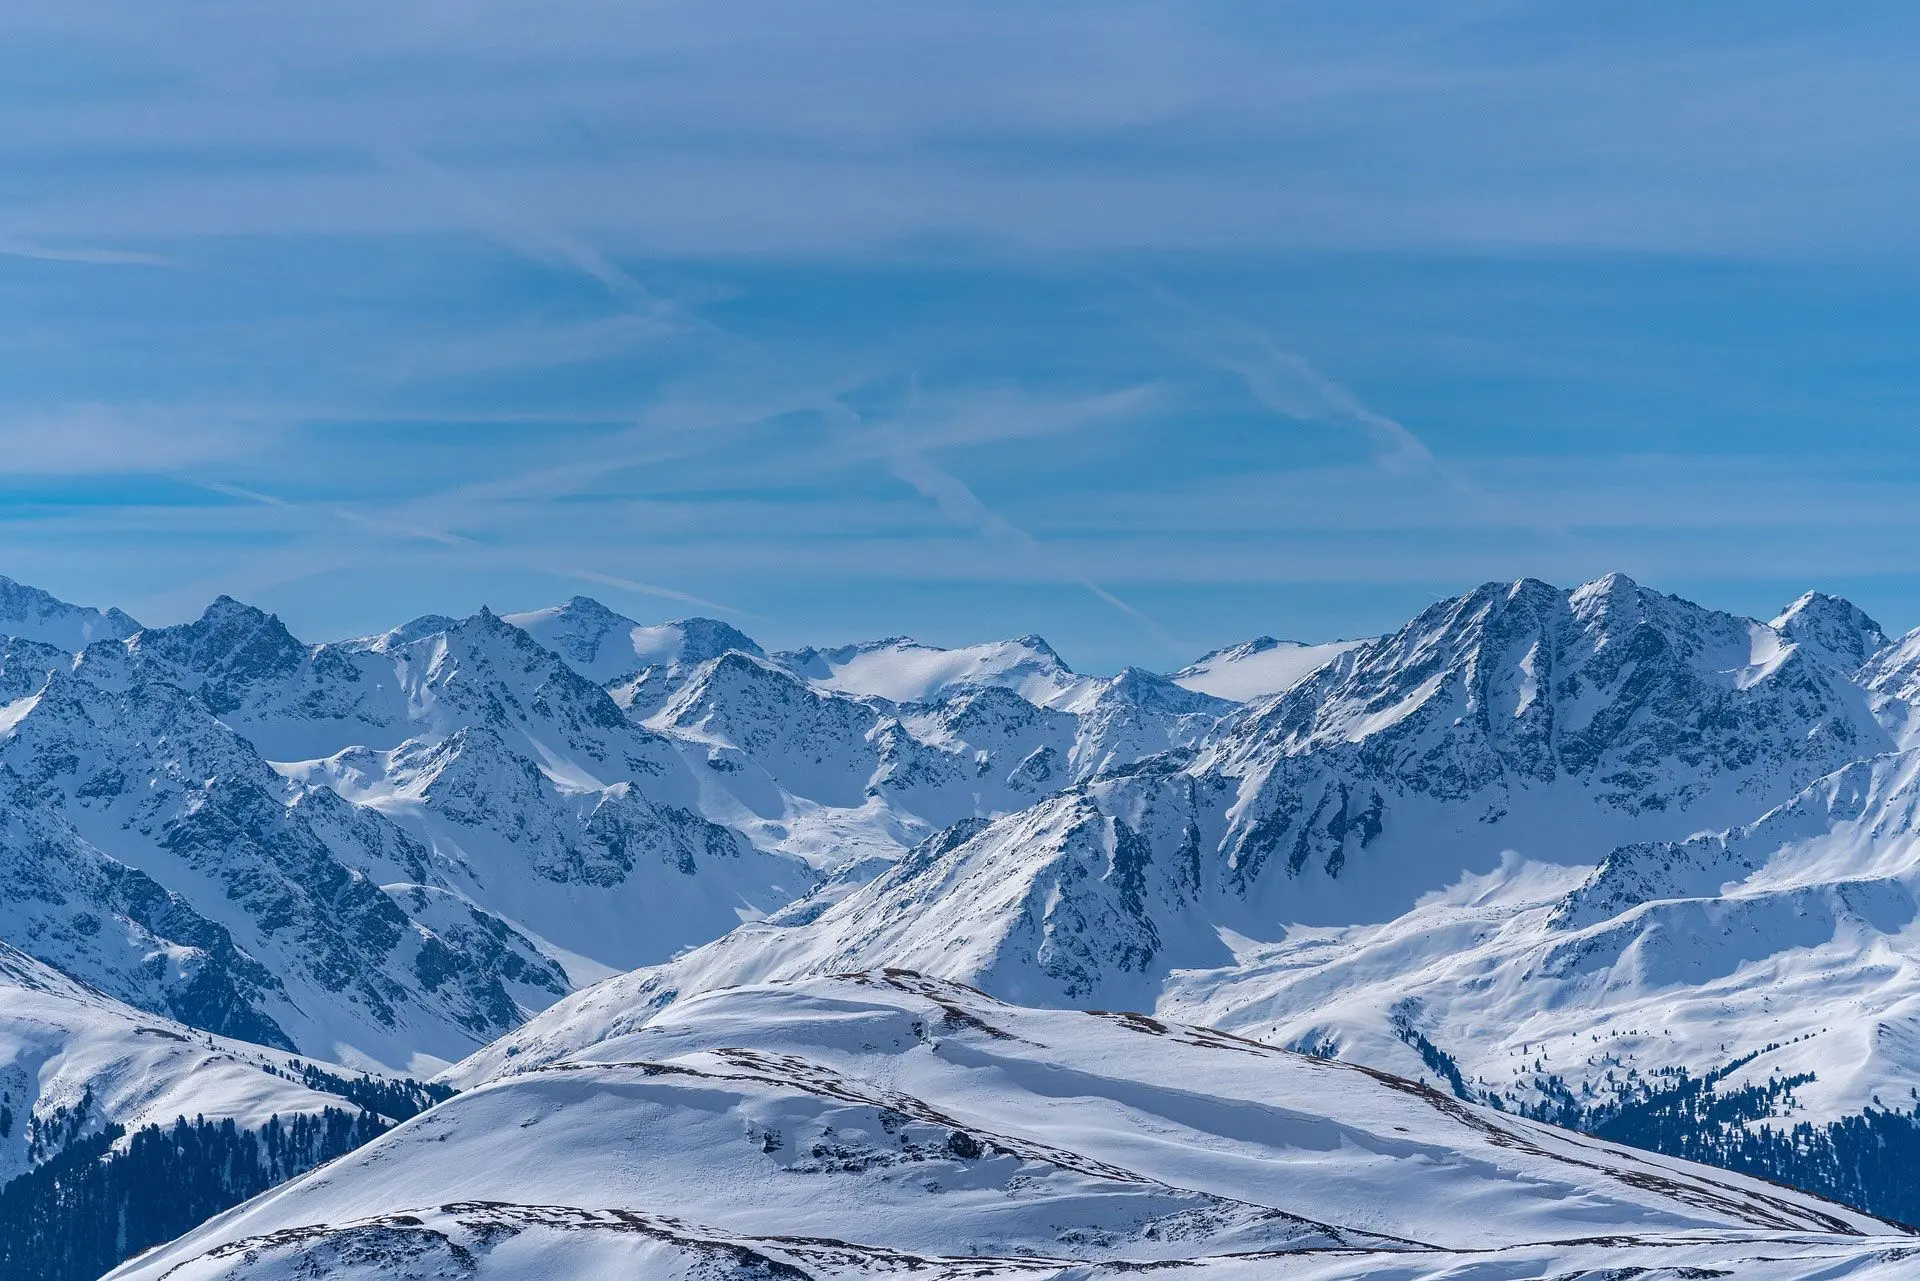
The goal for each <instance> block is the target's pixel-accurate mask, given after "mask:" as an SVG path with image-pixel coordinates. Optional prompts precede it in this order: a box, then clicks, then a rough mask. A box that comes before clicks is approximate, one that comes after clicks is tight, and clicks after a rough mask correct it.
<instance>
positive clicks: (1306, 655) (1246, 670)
mask: <svg viewBox="0 0 1920 1281" xmlns="http://www.w3.org/2000/svg"><path fill="white" fill-rule="evenodd" d="M1363 643H1364V642H1362V641H1331V642H1329V643H1327V644H1324V645H1303V644H1301V643H1300V642H1299V641H1283V640H1275V639H1274V638H1273V637H1271V636H1262V637H1260V638H1258V639H1257V640H1250V641H1246V642H1245V643H1243V644H1239V645H1232V646H1229V647H1227V648H1226V649H1216V650H1214V651H1213V652H1212V653H1211V654H1207V655H1205V656H1203V657H1201V658H1199V659H1196V660H1195V661H1194V662H1192V663H1190V664H1188V665H1187V666H1185V667H1183V668H1181V669H1180V670H1179V671H1177V672H1175V673H1174V674H1173V675H1172V676H1170V677H1168V678H1167V679H1169V680H1171V681H1172V682H1173V683H1174V684H1176V685H1179V686H1181V687H1182V688H1185V689H1190V690H1195V691H1197V692H1199V693H1202V694H1211V695H1213V696H1214V697H1215V698H1225V699H1231V700H1233V701H1234V702H1237V703H1250V702H1252V701H1253V700H1254V699H1257V698H1266V697H1268V696H1270V695H1273V694H1284V693H1286V692H1287V691H1288V690H1290V689H1292V688H1293V687H1294V686H1295V685H1298V684H1299V683H1300V682H1301V681H1302V680H1304V679H1306V677H1307V676H1308V675H1309V674H1311V673H1312V672H1313V671H1314V669H1315V668H1318V667H1320V666H1322V665H1324V664H1326V663H1328V662H1331V661H1332V660H1333V659H1335V658H1338V657H1339V656H1340V655H1342V654H1344V653H1346V652H1347V651H1348V650H1350V649H1352V648H1354V647H1355V646H1357V645H1360V644H1363Z"/></svg>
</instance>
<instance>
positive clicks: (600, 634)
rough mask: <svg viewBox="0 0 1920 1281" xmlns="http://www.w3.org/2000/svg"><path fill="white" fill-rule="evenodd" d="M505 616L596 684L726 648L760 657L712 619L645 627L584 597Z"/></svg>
mask: <svg viewBox="0 0 1920 1281" xmlns="http://www.w3.org/2000/svg"><path fill="white" fill-rule="evenodd" d="M506 621H507V622H509V623H512V624H513V625H514V626H515V627H518V628H520V629H521V630H522V631H524V632H526V633H527V635H529V636H531V637H533V638H534V639H535V640H536V641H539V642H540V644H542V645H544V646H545V647H546V648H548V649H550V650H552V651H553V652H554V653H556V654H558V655H559V656H560V657H561V658H563V659H565V660H566V662H567V665H568V666H570V667H572V668H573V670H575V671H576V672H579V673H580V674H581V675H582V676H584V677H586V678H587V679H588V680H590V681H592V682H593V683H594V684H596V685H611V684H613V683H614V682H616V681H620V680H629V679H631V678H633V677H635V676H637V675H639V674H640V673H642V672H646V671H648V670H649V669H654V668H676V667H692V666H695V665H697V664H700V663H704V662H706V661H707V660H708V659H713V658H718V657H720V655H722V654H725V653H727V652H729V651H731V650H738V651H739V652H740V653H742V654H751V655H752V656H753V657H755V658H765V657H766V654H765V653H764V652H762V650H761V648H760V646H759V645H758V644H757V643H755V641H754V640H753V638H752V637H750V636H748V635H746V634H745V633H743V632H741V631H739V630H738V629H736V628H734V627H731V626H729V625H728V624H726V623H722V622H719V621H718V620H716V619H712V618H681V619H675V620H674V621H673V622H670V623H662V624H660V625H658V626H655V627H648V626H645V625H643V624H640V623H636V622H634V621H633V620H632V619H631V618H627V617H625V616H624V615H621V614H616V613H615V612H614V611H612V610H610V609H608V608H607V607H606V606H605V605H602V604H601V603H600V602H599V601H597V600H594V599H592V598H591V597H588V596H575V597H573V598H571V599H570V600H568V601H566V602H565V603H564V604H560V605H555V606H552V607H550V608H547V609H538V610H532V611H529V612H527V613H524V614H508V615H506Z"/></svg>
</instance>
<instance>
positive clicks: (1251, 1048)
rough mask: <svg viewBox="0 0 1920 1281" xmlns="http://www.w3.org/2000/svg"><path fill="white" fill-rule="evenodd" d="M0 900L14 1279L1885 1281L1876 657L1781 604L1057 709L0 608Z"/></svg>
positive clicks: (584, 634)
mask: <svg viewBox="0 0 1920 1281" xmlns="http://www.w3.org/2000/svg"><path fill="white" fill-rule="evenodd" d="M0 868H3V869H4V875H0V1275H4V1276H6V1277H7V1278H9V1279H11V1278H16V1277H18V1278H22V1279H32V1281H40V1279H42V1278H45V1279H48V1281H52V1279H56V1278H57V1279H60V1281H67V1279H72V1281H91V1279H92V1278H95V1277H98V1276H100V1275H101V1274H102V1273H103V1272H106V1271H108V1270H109V1269H111V1268H113V1267H114V1266H115V1265H119V1266H120V1268H121V1270H120V1271H119V1272H116V1273H115V1275H116V1276H126V1277H130V1278H132V1277H138V1278H142V1279H143V1281H148V1279H150V1281H160V1279H161V1278H169V1279H170V1281H203V1279H205V1281H211V1279H212V1278H234V1279H238V1278H249V1279H258V1281H269V1279H272V1281H280V1279H282V1278H287V1279H291V1278H296V1277H316V1276H326V1277H350V1278H368V1279H369V1281H372V1279H374V1278H379V1279H381V1281H400V1279H401V1278H426V1277H502V1278H505V1277H525V1276H541V1277H556V1278H569V1277H580V1278H589V1277H591V1278H600V1277H615V1276H619V1277H686V1278H712V1277H742V1278H745V1277H754V1278H775V1277H791V1278H801V1277H869V1276H881V1275H894V1274H906V1273H911V1274H914V1275H918V1276H925V1277H929V1278H944V1277H1009V1278H1015V1277H1021V1278H1024V1277H1033V1278H1062V1279H1064V1278H1068V1277H1074V1278H1081V1277H1094V1276H1106V1275H1119V1274H1121V1273H1125V1272H1133V1271H1138V1270H1141V1269H1146V1268H1152V1269H1156V1270H1165V1271H1171V1272H1174V1273H1176V1274H1178V1273H1193V1274H1195V1275H1196V1276H1199V1275H1206V1276H1214V1275H1217V1276H1220V1277H1223V1278H1224V1277H1242V1276H1245V1277H1256V1276H1257V1277H1290V1278H1348V1277H1351V1278H1358V1277H1375V1276H1393V1277H1401V1278H1428V1277H1431V1278H1440V1277H1446V1278H1486V1279H1488V1281H1491V1279H1492V1278H1514V1277H1536V1276H1540V1277H1544V1276H1554V1277H1582V1276H1590V1277H1602V1276H1607V1277H1626V1276H1636V1277H1682V1276H1689V1277H1706V1276H1740V1277H1764V1278H1782V1279H1785V1278H1813V1277H1822V1278H1836V1277H1847V1278H1869V1277H1875V1278H1877V1277H1887V1278H1892V1277H1905V1276H1912V1275H1914V1274H1915V1272H1916V1271H1920V1238H1916V1237H1915V1236H1914V1235H1913V1234H1912V1232H1911V1231H1910V1230H1909V1229H1908V1228H1906V1227H1905V1226H1902V1225H1903V1224H1908V1223H1920V1176H1916V1175H1915V1174H1914V1171H1915V1170H1917V1169H1920V906H1916V904H1917V902H1920V900H1917V898H1916V896H1917V895H1920V633H1916V634H1913V635H1909V636H1907V637H1904V638H1895V639H1890V638H1888V637H1887V636H1885V635H1883V634H1882V632H1881V629H1880V628H1879V626H1878V625H1877V624H1876V623H1875V622H1874V621H1873V620H1871V619H1870V618H1868V617H1866V616H1865V615H1864V614H1863V613H1862V612H1861V611H1860V610H1859V609H1857V608H1855V607H1854V606H1852V605H1851V604H1849V603H1848V602H1846V601H1844V600H1840V599H1838V598H1835V597H1831V596H1825V595H1820V594H1818V593H1809V594H1807V595H1805V596H1803V597H1801V598H1800V599H1799V600H1797V601H1794V602H1793V603H1792V604H1791V605H1789V606H1788V607H1787V608H1786V609H1785V610H1784V611H1783V612H1782V613H1780V614H1779V616H1778V617H1775V618H1773V619H1772V620H1771V621H1766V622H1762V621H1759V620H1755V619H1747V618H1739V617H1735V616H1732V615H1729V614H1724V613H1719V612H1716V611H1713V610H1710V609H1705V608H1702V607H1700V606H1697V605H1694V604H1691V603H1689V602H1687V601H1684V600H1680V599H1677V598H1675V597H1672V596H1666V595H1662V594H1660V593H1657V592H1655V591H1651V590H1649V589H1647V588H1644V587H1641V586H1639V585H1638V584H1636V583H1634V582H1632V581H1630V580H1628V579H1626V578H1625V577H1622V576H1620V575H1611V576H1609V577H1606V578H1603V579H1600V580H1598V581H1595V582H1591V583H1587V584H1584V585H1582V586H1579V587H1576V588H1573V589H1571V590H1564V589H1561V588H1557V587H1553V586H1550V585H1548V584H1545V583H1541V582H1537V581H1533V580H1524V581H1520V582H1515V583H1510V584H1509V583H1495V584H1488V585H1486V586H1483V587H1480V588H1478V589H1476V590H1474V591H1472V592H1469V593H1468V594H1466V595H1464V596H1461V597H1458V598H1456V599H1451V600H1444V601H1440V602H1438V603H1436V604H1434V605H1433V606H1431V607H1430V608H1428V609H1427V610H1425V611H1424V612H1422V613H1421V614H1420V615H1419V616H1418V617H1417V618H1415V619H1413V620H1412V621H1410V622H1409V623H1407V624H1406V625H1405V626H1404V627H1402V628H1401V629H1399V630H1398V631H1396V632H1394V633H1392V634H1390V635H1386V636H1382V637H1377V638H1371V639H1365V640H1359V641H1347V642H1336V643H1330V644H1315V645H1304V644H1296V643H1292V642H1287V641H1279V640H1275V639H1273V638H1270V637H1262V638H1259V639H1257V640H1252V641H1248V642H1246V643H1244V644H1240V645H1236V646H1232V647H1230V648H1227V649H1223V650H1220V651H1217V652H1215V653H1212V654H1208V655H1206V656H1204V657H1201V658H1199V659H1197V660H1196V661H1194V662H1193V663H1191V664H1190V665H1188V666H1186V667H1184V668H1182V669H1180V670H1178V671H1175V672H1172V673H1170V674H1165V675H1162V674H1156V673H1153V672H1148V671H1144V670H1139V669H1134V668H1128V669H1126V670H1123V671H1121V672H1119V673H1118V674H1116V675H1113V676H1089V675H1085V674H1081V673H1077V672H1075V671H1074V670H1072V668H1070V667H1069V666H1068V664H1067V663H1066V662H1065V661H1064V660H1063V659H1062V658H1061V657H1060V656H1059V655H1058V654H1056V653H1055V652H1054V651H1053V649H1052V648H1050V647H1049V646H1048V645H1047V643H1046V642H1045V641H1043V640H1041V639H1040V638H1038V637H1035V636H1026V637H1021V638H1019V639H1017V640H1008V641H1001V642H992V643H986V644H980V645H975V646H971V647H968V648H962V649H941V648H937V647H934V646H930V645H925V644H921V643H919V642H917V641H914V640H910V639H907V638H904V637H894V638H890V639H885V640H879V641H871V642H865V643H856V644H848V645H842V646H838V647H833V648H824V649H814V648H810V649H804V650H798V651H790V652H768V651H766V650H765V649H763V648H762V647H761V646H760V645H759V644H758V643H756V642H755V641H754V640H753V639H752V638H751V637H749V636H747V635H745V634H744V633H742V632H741V631H739V630H737V629H736V628H734V627H733V626H731V625H729V624H727V623H723V622H718V621H715V620H712V619H699V618H695V619H683V620H678V621H674V622H668V623H662V624H658V625H649V624H642V623H640V622H637V621H635V620H633V619H630V618H626V617H623V616H621V615H619V614H617V613H615V612H614V611H612V610H611V609H609V608H607V607H606V606H604V605H601V604H600V603H598V602H596V601H592V600H588V599H585V598H582V597H576V598H574V599H572V600H569V601H567V602H565V603H564V604H561V605H557V606H554V607H552V608H547V609H540V610H535V611H532V612H527V613H510V614H505V615H496V614H494V613H492V612H490V611H488V610H484V609H483V610H482V611H481V612H480V613H478V614H476V615H474V616H472V617H469V618H464V619H454V618H446V617H438V616H428V617H423V618H418V619H414V620H412V621H410V622H406V623H402V624H401V625H399V626H397V627H395V628H393V629H392V630H391V631H388V632H384V633H381V634H379V635H375V636H367V637H359V638H354V639H348V640H338V641H330V642H325V643H319V644H314V643H309V642H307V641H304V640H301V639H298V638H296V637H294V636H293V635H292V634H291V633H290V632H289V631H288V630H287V628H286V627H285V626H284V625H283V624H282V623H281V622H280V620H279V619H278V618H276V617H274V616H273V615H271V614H268V613H265V612H263V611H261V610H258V609H255V608H253V607H251V606H248V605H245V604H242V603H240V602H237V601H234V600H231V599H228V598H226V597H222V598H220V599H219V600H217V601H215V602H214V603H213V604H212V605H211V606H209V607H208V608H207V610H206V612H205V613H204V614H203V615H202V616H201V617H200V618H198V619H197V620H195V621H193V622H190V623H185V624H179V625H175V626H167V627H143V626H142V625H141V624H140V623H139V622H137V621H136V620H135V619H133V618H132V617H130V616H128V615H127V614H125V613H123V612H121V611H119V610H112V609H109V610H105V611H101V610H95V609H90V608H84V607H80V606H75V605H70V604H66V603H64V602H61V601H59V600H56V599H55V598H53V597H52V596H49V595H47V594H46V593H44V592H41V591H38V590H36V589H33V588H30V587H25V586H21V585H19V584H15V583H13V582H11V581H9V580H4V579H0ZM316 1167H318V1168H316ZM250 1198H251V1199H250ZM176 1238H177V1239H176ZM143 1251H144V1252H145V1253H142V1252H143ZM123 1260H124V1261H125V1262H122V1261H123Z"/></svg>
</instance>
